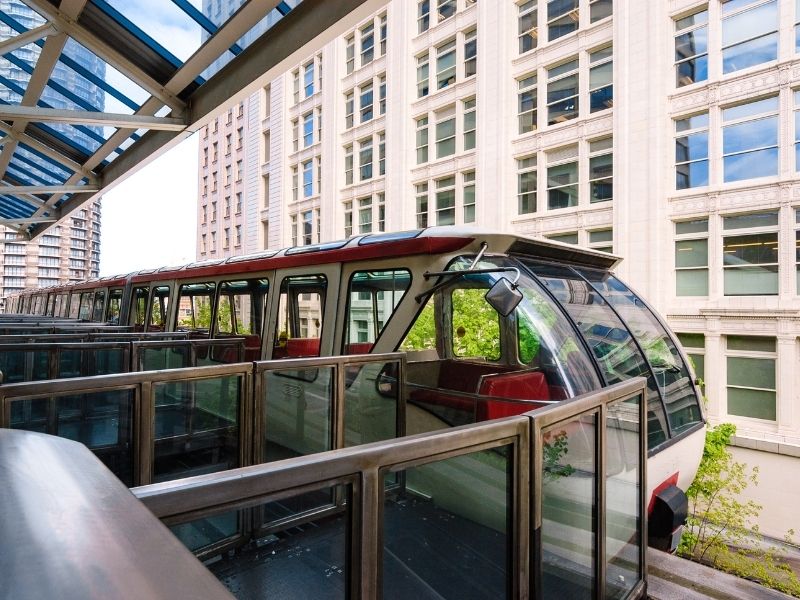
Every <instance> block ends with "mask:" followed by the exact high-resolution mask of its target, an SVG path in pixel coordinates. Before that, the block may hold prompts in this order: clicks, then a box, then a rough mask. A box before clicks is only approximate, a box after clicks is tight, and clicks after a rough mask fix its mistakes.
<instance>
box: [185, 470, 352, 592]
mask: <svg viewBox="0 0 800 600" xmlns="http://www.w3.org/2000/svg"><path fill="white" fill-rule="evenodd" d="M337 488H338V493H340V494H343V495H344V497H345V498H346V499H349V497H350V496H351V489H350V486H349V485H342V486H331V487H323V488H321V489H320V490H319V491H318V492H317V493H319V494H321V495H323V496H331V495H333V494H334V493H336V491H337ZM281 502H288V503H289V504H297V503H298V502H297V501H296V500H295V498H291V497H290V498H286V499H284V500H281ZM270 504H275V502H272V503H270ZM351 506H352V502H349V501H346V502H345V503H344V504H343V505H342V507H341V509H340V510H338V511H328V512H326V513H323V514H317V515H314V516H309V517H308V519H306V520H305V521H304V522H303V524H300V525H298V524H292V525H287V526H286V527H275V528H273V529H271V530H268V531H262V532H260V533H253V532H248V533H247V535H246V537H242V538H240V539H239V542H238V543H239V547H238V548H237V549H236V552H235V553H234V552H224V553H221V554H220V557H219V558H218V559H216V560H213V561H208V562H207V563H206V566H207V567H208V569H209V570H210V571H211V572H212V573H213V574H214V575H216V576H217V578H218V579H219V580H220V581H221V582H222V583H223V585H225V586H226V587H227V588H228V590H229V591H230V592H231V593H232V594H233V595H234V596H236V597H237V598H247V599H253V600H256V599H259V598H281V599H293V598H297V599H298V600H305V599H307V598H314V600H317V599H320V600H325V599H337V598H346V597H348V593H347V592H348V580H349V564H348V563H349V560H348V547H349V544H350V531H351V529H352V515H351V511H350V507H351ZM243 514H244V512H242V513H241V515H243ZM238 518H241V516H240V517H238ZM171 530H172V532H173V533H174V534H175V535H176V536H177V537H178V538H179V539H180V540H181V541H182V542H183V543H184V544H185V545H186V546H187V547H188V548H189V549H190V550H192V551H194V552H195V553H198V554H199V555H200V557H201V558H208V557H209V556H211V555H213V554H214V550H213V549H214V547H215V546H216V547H221V546H222V544H224V543H225V542H226V540H230V539H232V538H234V537H235V536H236V535H237V532H240V531H242V530H241V527H240V525H239V524H238V522H237V512H236V511H228V512H225V513H220V514H218V515H213V516H211V517H207V518H203V519H199V520H196V521H192V522H189V523H183V524H181V525H174V526H172V527H171Z"/></svg>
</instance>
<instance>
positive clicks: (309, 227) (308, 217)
mask: <svg viewBox="0 0 800 600" xmlns="http://www.w3.org/2000/svg"><path fill="white" fill-rule="evenodd" d="M301 216H302V217H303V245H304V246H308V245H309V244H313V243H314V238H313V235H314V213H313V212H312V211H310V210H307V211H305V212H303V214H302V215H301Z"/></svg>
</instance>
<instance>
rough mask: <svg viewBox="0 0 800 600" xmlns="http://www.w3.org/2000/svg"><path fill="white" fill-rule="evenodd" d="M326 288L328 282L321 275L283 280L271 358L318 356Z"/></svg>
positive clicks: (299, 276) (300, 276)
mask: <svg viewBox="0 0 800 600" xmlns="http://www.w3.org/2000/svg"><path fill="white" fill-rule="evenodd" d="M327 288H328V280H327V279H326V277H325V276H324V275H298V276H295V277H286V278H284V279H283V281H282V282H281V288H280V295H279V298H278V322H277V324H276V327H275V340H274V342H273V348H272V358H303V357H313V356H319V355H320V343H321V340H322V325H323V322H322V317H323V315H324V313H325V294H326V292H327Z"/></svg>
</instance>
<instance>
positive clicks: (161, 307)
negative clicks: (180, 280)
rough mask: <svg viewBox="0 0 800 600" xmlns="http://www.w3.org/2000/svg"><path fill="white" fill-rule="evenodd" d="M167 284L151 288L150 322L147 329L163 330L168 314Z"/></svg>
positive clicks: (168, 290)
mask: <svg viewBox="0 0 800 600" xmlns="http://www.w3.org/2000/svg"><path fill="white" fill-rule="evenodd" d="M169 292H170V289H169V286H166V285H162V286H158V287H154V288H153V292H152V294H151V298H150V322H149V323H148V325H147V331H164V330H165V328H166V325H167V317H168V315H169Z"/></svg>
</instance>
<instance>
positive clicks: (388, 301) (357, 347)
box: [343, 269, 411, 354]
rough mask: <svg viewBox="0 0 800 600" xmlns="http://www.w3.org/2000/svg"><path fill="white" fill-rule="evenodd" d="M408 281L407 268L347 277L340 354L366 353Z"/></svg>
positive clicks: (389, 315) (406, 286) (391, 312)
mask: <svg viewBox="0 0 800 600" xmlns="http://www.w3.org/2000/svg"><path fill="white" fill-rule="evenodd" d="M410 284H411V273H410V272H409V270H408V269H389V270H385V271H358V272H356V273H353V276H352V277H351V278H350V289H349V293H348V296H347V321H346V323H345V327H346V330H345V336H344V340H345V341H344V348H343V353H344V354H366V353H368V352H370V351H371V350H372V346H373V345H374V344H375V341H376V340H377V339H378V337H379V336H380V334H381V332H382V331H383V328H384V327H385V326H386V323H388V321H389V319H390V318H391V317H392V314H394V310H395V308H397V305H398V304H399V303H400V300H402V299H403V296H404V295H405V293H406V291H408V287H409V285H410Z"/></svg>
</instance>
